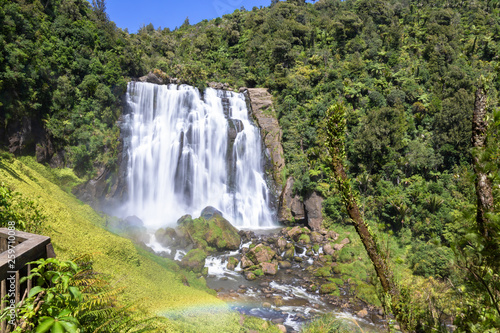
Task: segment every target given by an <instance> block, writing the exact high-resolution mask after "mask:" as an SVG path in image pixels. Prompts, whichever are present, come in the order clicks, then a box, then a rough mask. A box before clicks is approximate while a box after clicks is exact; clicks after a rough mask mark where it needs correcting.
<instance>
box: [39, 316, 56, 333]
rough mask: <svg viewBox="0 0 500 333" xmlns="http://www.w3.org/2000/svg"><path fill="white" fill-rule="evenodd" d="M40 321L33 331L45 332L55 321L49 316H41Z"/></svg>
mask: <svg viewBox="0 0 500 333" xmlns="http://www.w3.org/2000/svg"><path fill="white" fill-rule="evenodd" d="M40 319H41V323H40V324H39V325H38V326H37V328H36V331H35V333H44V332H47V331H48V330H49V329H50V328H51V327H52V325H53V324H54V323H55V319H54V318H51V317H42V318H40Z"/></svg>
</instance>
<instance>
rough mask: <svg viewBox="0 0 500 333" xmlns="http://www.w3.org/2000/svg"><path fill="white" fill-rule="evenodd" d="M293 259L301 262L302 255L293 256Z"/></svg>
mask: <svg viewBox="0 0 500 333" xmlns="http://www.w3.org/2000/svg"><path fill="white" fill-rule="evenodd" d="M293 260H295V261H296V262H302V261H304V259H303V258H302V257H299V256H295V257H293Z"/></svg>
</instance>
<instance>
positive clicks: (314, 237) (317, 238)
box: [311, 231, 323, 244]
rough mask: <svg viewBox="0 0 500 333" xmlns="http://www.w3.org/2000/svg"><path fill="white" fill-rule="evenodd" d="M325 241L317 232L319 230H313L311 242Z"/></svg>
mask: <svg viewBox="0 0 500 333" xmlns="http://www.w3.org/2000/svg"><path fill="white" fill-rule="evenodd" d="M322 241H323V236H322V235H321V234H320V233H319V232H317V231H313V232H311V242H313V243H315V244H317V243H321V242H322Z"/></svg>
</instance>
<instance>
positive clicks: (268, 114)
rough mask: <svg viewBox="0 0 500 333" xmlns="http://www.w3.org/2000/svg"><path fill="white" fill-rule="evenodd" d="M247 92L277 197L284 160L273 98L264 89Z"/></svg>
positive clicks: (281, 186)
mask: <svg viewBox="0 0 500 333" xmlns="http://www.w3.org/2000/svg"><path fill="white" fill-rule="evenodd" d="M247 92H248V97H249V99H250V105H251V108H252V114H253V116H254V118H255V120H256V121H257V124H258V126H259V128H260V133H261V135H262V139H263V141H264V145H265V146H266V148H267V149H268V151H269V155H270V158H271V163H272V170H273V179H274V182H275V183H276V187H277V192H278V193H277V194H278V196H279V195H280V194H281V190H282V188H283V182H282V179H281V174H282V171H283V168H284V167H285V158H284V153H283V147H282V145H281V137H282V135H283V133H282V131H281V128H280V126H279V123H278V119H277V118H276V116H275V111H274V107H273V96H272V95H271V94H270V93H269V92H268V91H267V89H266V88H249V89H247Z"/></svg>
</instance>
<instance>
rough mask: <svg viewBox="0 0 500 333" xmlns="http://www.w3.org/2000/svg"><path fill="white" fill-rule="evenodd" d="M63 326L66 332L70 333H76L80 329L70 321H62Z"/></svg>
mask: <svg viewBox="0 0 500 333" xmlns="http://www.w3.org/2000/svg"><path fill="white" fill-rule="evenodd" d="M60 323H61V325H62V326H63V327H64V329H65V330H66V332H70V333H76V330H77V329H78V326H77V325H76V324H75V323H71V322H69V321H66V320H64V321H60Z"/></svg>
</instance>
